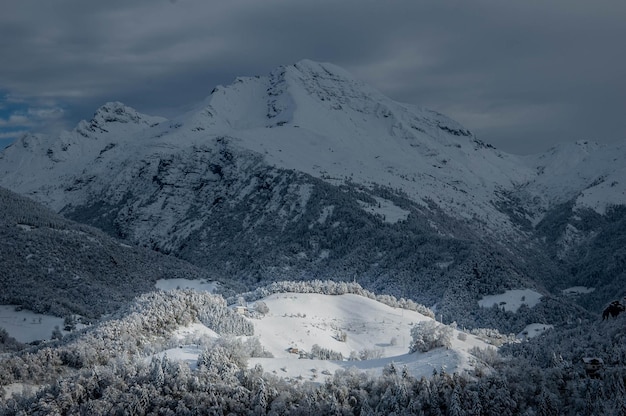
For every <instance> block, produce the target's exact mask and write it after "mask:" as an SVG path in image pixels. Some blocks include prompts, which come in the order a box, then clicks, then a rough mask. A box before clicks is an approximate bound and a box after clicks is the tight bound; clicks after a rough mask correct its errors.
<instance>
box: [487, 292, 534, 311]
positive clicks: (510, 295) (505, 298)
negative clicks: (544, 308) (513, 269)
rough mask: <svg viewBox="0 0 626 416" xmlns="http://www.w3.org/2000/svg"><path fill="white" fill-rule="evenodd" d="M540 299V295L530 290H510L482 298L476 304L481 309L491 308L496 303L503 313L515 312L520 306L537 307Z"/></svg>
mask: <svg viewBox="0 0 626 416" xmlns="http://www.w3.org/2000/svg"><path fill="white" fill-rule="evenodd" d="M541 297H542V295H541V293H539V292H536V291H534V290H532V289H512V290H507V291H506V292H504V293H501V294H498V295H488V296H484V297H483V298H482V299H481V300H479V301H478V304H479V305H480V306H481V307H483V308H491V307H492V306H493V304H494V303H496V304H498V305H499V306H501V307H502V308H503V309H504V310H505V311H512V312H517V310H518V309H519V308H520V306H522V305H526V306H528V307H530V308H532V307H533V306H535V305H537V304H538V303H539V301H540V300H541Z"/></svg>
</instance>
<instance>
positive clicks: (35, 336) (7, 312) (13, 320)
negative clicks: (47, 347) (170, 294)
mask: <svg viewBox="0 0 626 416" xmlns="http://www.w3.org/2000/svg"><path fill="white" fill-rule="evenodd" d="M15 308H16V306H15V305H0V328H4V329H5V330H6V331H7V332H8V334H9V335H10V336H12V337H13V338H15V339H16V340H18V341H19V342H22V343H28V342H33V341H39V340H49V339H51V338H52V331H53V330H54V328H55V327H56V326H58V327H59V328H60V329H61V330H62V329H63V318H58V317H56V316H50V315H44V314H40V313H35V312H33V311H29V310H26V309H23V310H20V311H17V310H15ZM61 332H63V331H61Z"/></svg>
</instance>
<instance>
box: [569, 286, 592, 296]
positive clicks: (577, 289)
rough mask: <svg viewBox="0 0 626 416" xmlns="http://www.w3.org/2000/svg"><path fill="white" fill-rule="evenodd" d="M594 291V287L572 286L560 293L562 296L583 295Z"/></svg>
mask: <svg viewBox="0 0 626 416" xmlns="http://www.w3.org/2000/svg"><path fill="white" fill-rule="evenodd" d="M594 290H596V288H595V287H585V286H573V287H568V288H567V289H563V290H562V291H561V293H563V294H564V295H584V294H587V293H591V292H593V291H594Z"/></svg>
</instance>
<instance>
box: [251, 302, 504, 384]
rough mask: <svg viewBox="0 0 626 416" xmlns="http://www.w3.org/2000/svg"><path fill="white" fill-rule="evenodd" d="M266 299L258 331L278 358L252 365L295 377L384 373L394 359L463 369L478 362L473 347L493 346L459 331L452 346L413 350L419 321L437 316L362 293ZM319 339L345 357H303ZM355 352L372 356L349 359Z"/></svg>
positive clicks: (412, 365) (418, 372)
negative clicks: (348, 372) (357, 371)
mask: <svg viewBox="0 0 626 416" xmlns="http://www.w3.org/2000/svg"><path fill="white" fill-rule="evenodd" d="M262 301H263V302H264V303H265V304H266V305H267V306H268V308H269V313H268V314H267V315H265V316H264V317H262V318H260V319H251V320H252V323H253V324H254V328H255V336H256V337H258V338H259V340H260V342H261V345H263V346H264V347H265V349H266V350H267V351H269V352H271V353H272V354H273V355H274V358H252V359H250V362H249V366H250V367H253V366H254V365H255V364H261V365H262V366H263V368H264V370H265V371H267V372H271V373H274V374H276V375H278V376H281V377H285V378H289V379H293V380H303V381H312V382H323V381H324V380H325V379H326V378H327V377H330V376H331V375H332V374H333V373H334V372H335V371H336V370H337V369H348V368H352V367H355V368H357V369H360V370H364V371H368V372H372V373H374V374H377V375H380V374H381V372H382V370H383V368H384V367H385V366H386V365H388V364H389V363H391V362H393V363H395V364H396V367H397V368H398V371H400V370H401V369H402V368H403V367H404V366H406V368H407V370H408V371H409V373H410V374H411V375H413V376H415V377H421V376H430V375H432V372H433V370H437V371H441V370H445V371H446V372H450V373H452V372H459V371H463V370H465V369H468V368H470V367H472V366H473V365H474V363H475V361H476V360H475V359H474V357H473V356H471V355H470V354H469V353H468V350H469V349H471V348H472V347H474V346H476V347H479V348H492V347H490V346H488V345H487V344H486V343H484V342H483V341H481V340H479V339H477V338H476V337H474V336H472V335H467V336H466V340H465V341H461V340H459V339H458V334H459V331H456V330H455V331H454V332H453V336H452V339H451V347H450V348H449V349H446V348H437V349H435V350H432V351H429V352H427V353H413V354H408V352H409V345H410V343H411V335H410V331H411V328H412V326H413V324H414V323H416V322H420V321H431V320H432V319H431V318H429V317H426V316H424V315H422V314H420V313H418V312H415V311H409V310H405V309H399V308H393V307H390V306H387V305H384V304H382V303H380V302H377V301H375V300H372V299H369V298H365V297H362V296H358V295H353V294H345V295H339V296H331V295H322V294H301V293H280V294H274V295H271V296H268V297H267V298H264V299H262ZM249 306H252V305H249ZM342 334H344V335H345V341H341V339H342ZM316 344H317V345H318V346H319V347H321V348H324V349H328V350H331V351H335V352H338V353H341V354H342V356H343V357H344V360H343V361H330V360H317V359H314V360H311V359H308V358H300V353H304V352H310V351H311V350H312V349H313V346H314V345H316ZM290 351H291V352H290ZM351 354H352V355H353V356H355V355H356V356H359V355H361V356H367V357H368V358H370V359H366V360H362V361H359V360H357V361H348V360H347V359H348V358H349V357H350V355H351Z"/></svg>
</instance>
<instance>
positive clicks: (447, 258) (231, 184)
mask: <svg viewBox="0 0 626 416" xmlns="http://www.w3.org/2000/svg"><path fill="white" fill-rule="evenodd" d="M625 152H626V147H625V146H617V147H613V148H605V147H601V146H597V145H594V144H590V143H587V142H578V143H576V144H574V145H571V146H561V147H558V148H555V149H552V150H551V151H549V152H548V153H546V154H544V155H539V156H533V157H518V156H515V155H510V154H506V153H504V152H501V151H499V150H497V149H495V148H493V147H492V146H490V145H488V144H485V143H483V142H481V141H480V140H479V139H478V138H476V137H475V136H474V135H473V134H472V133H471V132H470V131H469V130H467V129H466V128H465V127H463V126H461V125H460V124H458V123H457V122H455V121H453V120H451V119H449V118H447V117H445V116H444V115H442V114H439V113H436V112H433V111H429V110H426V109H422V108H418V107H415V106H411V105H406V104H401V103H398V102H395V101H393V100H391V99H389V98H387V97H385V96H384V95H382V94H381V93H379V92H377V91H375V90H374V89H372V88H370V87H368V86H367V85H364V84H363V83H362V82H360V81H358V80H355V79H354V78H353V77H352V76H350V75H349V74H347V73H346V72H345V71H344V70H342V69H340V68H338V67H336V66H334V65H331V64H321V63H316V62H312V61H308V60H304V61H300V62H298V63H297V64H295V65H290V66H285V67H280V68H278V69H276V70H275V71H273V72H272V73H271V74H270V75H269V76H266V77H252V78H238V79H237V80H236V81H235V82H234V83H233V84H232V85H230V86H227V87H222V86H219V87H217V88H215V89H214V90H213V92H212V93H211V95H210V96H209V97H208V98H207V99H206V100H205V102H204V103H202V105H200V106H198V108H196V109H195V110H193V111H190V112H187V113H185V114H182V115H180V116H179V117H176V118H173V119H171V120H166V119H163V118H159V117H152V116H147V115H143V114H140V113H138V112H137V111H135V110H134V109H131V108H129V107H127V106H124V105H123V104H121V103H107V104H105V105H104V106H103V107H101V108H100V109H98V110H97V112H96V113H95V115H94V118H93V119H92V120H91V121H88V122H87V121H83V122H81V123H79V125H78V126H77V127H76V128H75V129H74V130H73V131H71V132H64V133H62V134H61V135H60V136H58V137H48V136H43V135H27V136H25V137H23V138H22V139H21V140H19V141H18V142H16V143H15V144H14V145H13V146H11V147H9V148H7V149H5V150H4V151H3V152H2V153H1V154H0V185H2V186H6V187H7V188H9V189H12V190H14V191H16V192H19V193H21V194H23V195H27V196H30V197H33V198H34V199H36V200H38V201H41V202H43V203H45V204H46V205H48V206H50V207H51V208H53V209H54V210H56V211H59V212H62V213H64V214H65V215H66V216H68V217H70V218H73V219H77V220H79V221H84V222H87V223H90V224H93V225H96V226H98V227H100V228H102V229H104V230H105V231H107V232H109V233H111V234H113V235H116V236H118V237H122V238H125V239H127V240H129V241H130V242H133V243H138V244H141V245H144V246H148V247H151V248H154V249H157V250H159V251H164V252H167V253H173V254H175V255H177V256H180V257H182V258H185V259H187V260H190V261H192V262H194V263H195V264H198V265H201V266H203V267H205V268H207V269H209V270H211V271H213V272H215V273H216V274H219V275H225V276H231V277H233V278H236V279H238V280H239V281H241V282H242V283H243V284H245V285H249V284H255V283H256V282H259V281H268V280H274V279H280V278H311V277H321V276H324V277H326V276H328V277H336V278H340V279H359V281H360V282H362V283H363V284H364V285H367V286H368V287H372V288H376V289H384V290H386V291H388V292H390V293H394V294H397V295H407V296H419V297H420V300H421V301H422V302H425V303H428V304H429V305H433V304H435V303H439V304H440V305H449V303H453V304H455V305H459V304H462V302H461V303H459V302H458V300H459V298H460V297H464V296H465V297H467V298H468V299H467V300H466V301H467V302H468V303H467V305H469V304H472V305H474V304H476V301H477V299H478V298H480V296H481V295H487V294H494V293H489V292H490V291H491V292H493V291H498V290H500V289H515V288H518V289H524V288H526V287H531V286H532V287H535V288H536V289H539V290H541V291H544V292H545V291H549V290H557V289H559V288H565V287H567V285H568V284H569V283H577V284H583V285H587V286H594V284H593V282H591V284H590V282H589V281H588V280H589V279H590V277H589V276H587V275H580V274H576V273H574V272H571V271H570V270H565V269H564V268H562V267H561V265H559V263H558V261H563V260H564V259H566V258H567V256H575V257H576V258H575V260H571V261H572V262H576V261H580V256H578V254H579V253H578V252H577V251H576V250H578V249H579V248H580V247H585V248H586V247H589V244H592V245H593V241H594V238H596V237H597V235H599V233H601V232H602V230H604V229H605V228H603V227H609V225H610V224H614V221H613V220H615V218H616V217H615V213H616V212H618V211H616V210H615V209H614V208H613V207H614V206H615V205H617V206H621V205H623V204H624V203H625V202H626V195H625V194H624V189H625V185H624V184H625V183H626V178H625V176H626V171H625V170H624V168H623V167H622V164H621V163H620V161H622V160H624V156H625V155H624V153H625ZM607 214H611V215H613V217H610V215H607ZM591 217H593V218H596V220H594V221H595V222H593V224H595V225H589V227H587V228H585V227H583V226H582V225H584V224H590V223H589V221H587V220H586V219H587V218H591ZM609 217H610V218H612V220H610V221H609V220H607V218H609ZM618 217H619V218H622V217H623V216H620V215H618ZM581 218H582V219H583V220H580V219H581ZM581 221H582V223H584V224H581ZM611 221H613V222H611ZM609 228H610V227H609ZM546 243H550V244H551V243H555V244H551V245H550V248H549V249H547V248H546ZM552 247H557V248H558V249H554V250H553V249H552ZM618 263H619V262H618ZM578 266H580V265H578ZM577 270H582V268H581V267H577ZM620 270H621V269H620ZM622 272H623V271H619V270H618V275H619V273H622ZM594 293H595V294H594V295H593V296H596V297H597V299H596V300H597V302H603V301H604V299H603V298H602V296H603V295H602V294H601V291H596V292H594ZM605 295H606V293H605ZM446 299H448V300H449V299H454V302H452V301H450V302H449V303H446V302H448V301H447V300H446ZM467 305H466V306H467ZM596 306H597V305H596ZM463 308H465V306H464V307H463ZM476 308H477V306H476ZM461 310H463V309H461ZM450 318H452V317H450Z"/></svg>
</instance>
